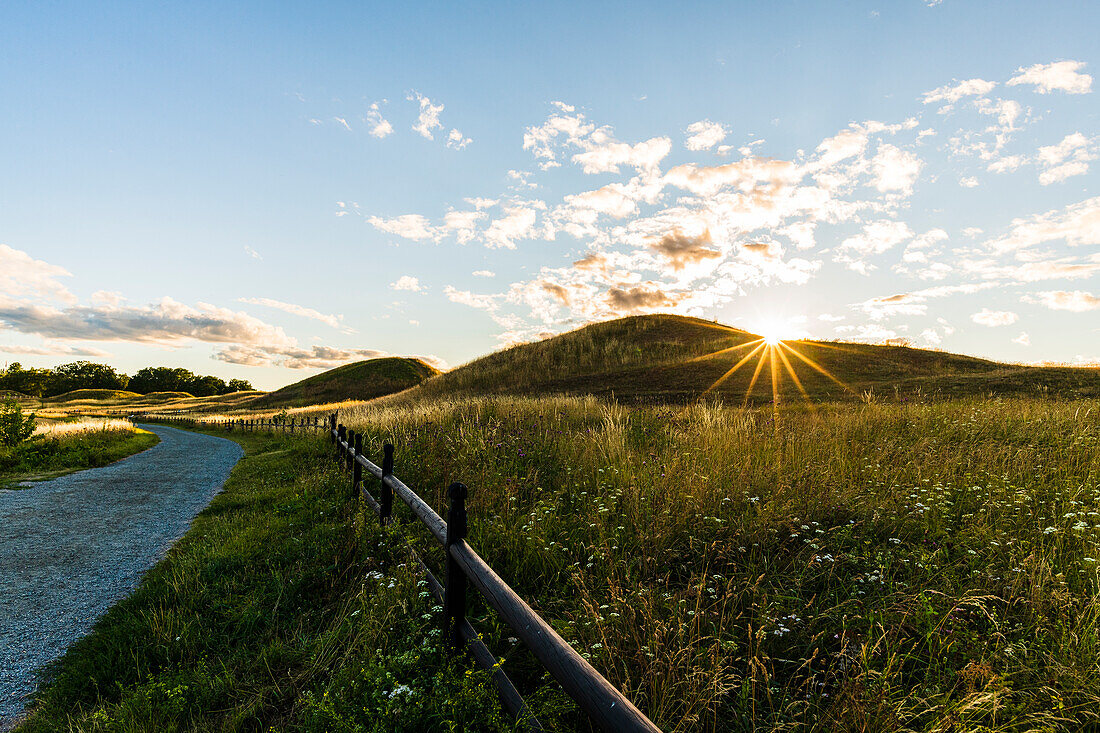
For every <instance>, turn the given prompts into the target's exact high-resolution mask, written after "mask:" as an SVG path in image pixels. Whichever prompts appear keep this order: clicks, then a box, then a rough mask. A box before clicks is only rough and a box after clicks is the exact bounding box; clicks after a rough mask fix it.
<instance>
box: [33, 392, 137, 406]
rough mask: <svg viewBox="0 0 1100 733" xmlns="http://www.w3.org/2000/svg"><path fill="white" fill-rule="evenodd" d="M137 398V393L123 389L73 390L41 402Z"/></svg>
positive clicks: (57, 402) (55, 402) (54, 402)
mask: <svg viewBox="0 0 1100 733" xmlns="http://www.w3.org/2000/svg"><path fill="white" fill-rule="evenodd" d="M138 397H141V395H139V394H138V393H137V392H127V391H126V390H123V389H74V390H73V391H72V392H66V393H64V394H59V395H57V396H56V397H47V398H45V399H44V400H42V401H43V402H48V403H50V404H60V403H63V402H77V401H79V400H132V399H135V398H138Z"/></svg>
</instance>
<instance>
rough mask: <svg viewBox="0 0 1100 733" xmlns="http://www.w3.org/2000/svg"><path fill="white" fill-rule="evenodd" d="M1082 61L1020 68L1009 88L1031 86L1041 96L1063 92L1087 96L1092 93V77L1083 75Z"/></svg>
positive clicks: (1011, 80) (1010, 81) (1058, 62)
mask: <svg viewBox="0 0 1100 733" xmlns="http://www.w3.org/2000/svg"><path fill="white" fill-rule="evenodd" d="M1083 68H1085V64H1084V62H1082V61H1056V62H1054V63H1052V64H1035V65H1034V66H1028V67H1027V68H1024V67H1020V68H1019V69H1017V70H1016V76H1014V77H1012V78H1011V79H1009V80H1008V85H1009V86H1015V85H1017V84H1031V85H1033V86H1034V87H1035V91H1037V92H1038V93H1039V94H1049V93H1050V92H1053V91H1062V92H1066V93H1067V94H1087V93H1088V92H1090V91H1092V77H1091V76H1089V75H1088V74H1082V73H1081V69H1083Z"/></svg>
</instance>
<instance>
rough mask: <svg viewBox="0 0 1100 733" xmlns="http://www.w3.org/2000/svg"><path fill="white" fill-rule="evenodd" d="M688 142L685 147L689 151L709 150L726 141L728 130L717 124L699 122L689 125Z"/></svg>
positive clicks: (686, 131)
mask: <svg viewBox="0 0 1100 733" xmlns="http://www.w3.org/2000/svg"><path fill="white" fill-rule="evenodd" d="M685 133H686V134H687V136H688V137H687V140H685V141H684V147H686V148H687V149H688V150H696V151H698V150H709V149H710V148H713V147H714V146H715V145H717V144H718V143H720V142H722V141H723V140H725V139H726V135H727V134H728V133H727V131H726V128H725V127H724V126H722V125H721V124H719V123H717V122H711V121H710V120H699V121H698V122H693V123H691V124H690V125H688V127H687V130H685Z"/></svg>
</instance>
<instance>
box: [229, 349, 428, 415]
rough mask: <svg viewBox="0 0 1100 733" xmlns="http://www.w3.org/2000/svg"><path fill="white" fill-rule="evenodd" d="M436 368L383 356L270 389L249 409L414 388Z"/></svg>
mask: <svg viewBox="0 0 1100 733" xmlns="http://www.w3.org/2000/svg"><path fill="white" fill-rule="evenodd" d="M437 374H439V370H438V369H436V368H435V367H433V366H430V365H428V364H425V363H424V362H422V361H420V360H419V359H410V358H405V357H396V356H394V357H384V358H381V359H368V360H367V361H357V362H355V363H353V364H345V365H344V366H341V367H337V368H335V369H330V370H329V371H327V372H322V373H321V374H317V375H315V376H312V377H309V378H308V379H303V380H302V381H300V382H295V383H294V384H290V385H287V386H286V387H283V388H282V389H278V390H275V391H274V392H270V393H268V394H266V395H264V396H262V397H260V398H258V399H256V400H254V401H253V402H251V403H249V405H248V407H249V409H267V408H272V407H302V406H304V405H317V404H324V403H326V402H343V401H344V400H370V399H374V398H375V397H381V396H383V395H388V394H392V393H394V392H400V391H402V390H406V389H409V388H410V387H415V386H416V385H418V384H420V383H421V382H423V381H424V380H425V379H428V378H429V377H432V376H435V375H437Z"/></svg>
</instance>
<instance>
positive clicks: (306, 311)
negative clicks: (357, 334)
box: [237, 298, 354, 333]
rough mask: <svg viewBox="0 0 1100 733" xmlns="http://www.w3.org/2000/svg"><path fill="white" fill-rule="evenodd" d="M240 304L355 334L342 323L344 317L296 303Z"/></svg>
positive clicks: (246, 300)
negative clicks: (271, 309) (289, 314)
mask: <svg viewBox="0 0 1100 733" xmlns="http://www.w3.org/2000/svg"><path fill="white" fill-rule="evenodd" d="M237 302H239V303H248V304H249V305H262V306H265V307H267V308H274V309H276V310H281V311H283V312H284V313H291V314H293V315H296V316H301V317H302V318H310V319H312V320H314V321H320V322H321V323H324V324H325V325H328V326H331V327H332V328H336V329H339V330H341V331H343V332H344V333H354V332H353V331H352V330H351V329H349V328H348V327H346V326H345V325H344V324H343V323H341V321H342V320H343V318H344V317H343V316H338V315H330V314H328V313H321V312H320V311H317V310H314V309H313V308H306V307H304V306H301V305H295V304H294V303H284V302H283V301H281V300H272V299H271V298H237Z"/></svg>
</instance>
